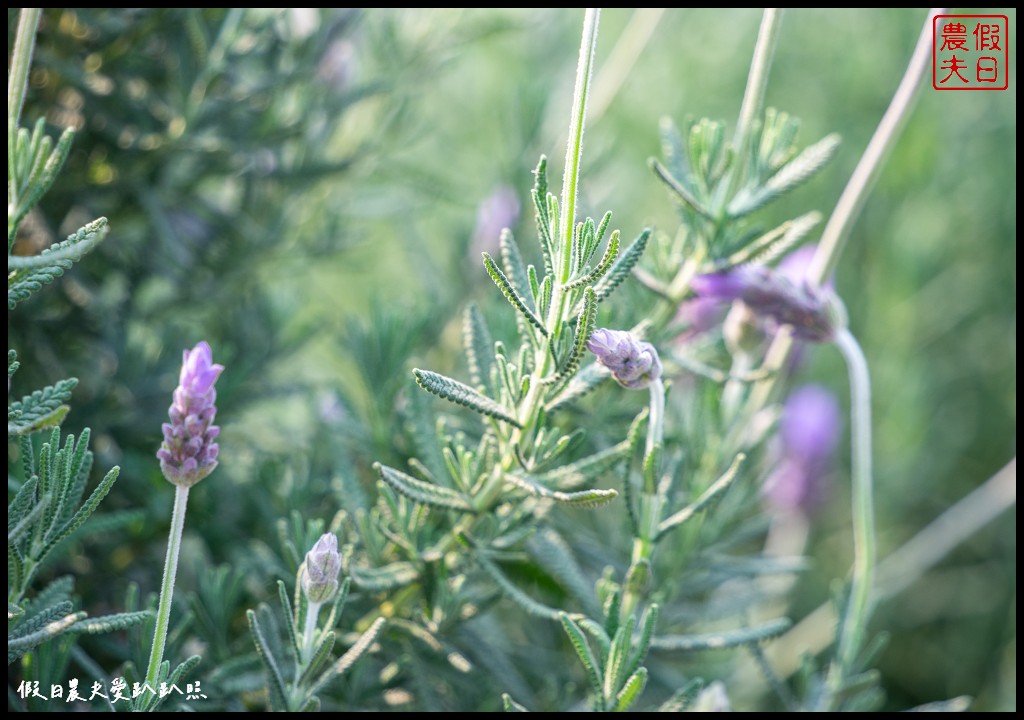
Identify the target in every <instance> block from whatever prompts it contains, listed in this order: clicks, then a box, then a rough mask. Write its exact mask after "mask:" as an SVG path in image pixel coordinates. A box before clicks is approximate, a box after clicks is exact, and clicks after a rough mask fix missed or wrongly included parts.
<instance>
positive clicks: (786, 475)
mask: <svg viewBox="0 0 1024 720" xmlns="http://www.w3.org/2000/svg"><path fill="white" fill-rule="evenodd" d="M841 432H842V416H841V413H840V410H839V403H838V402H837V401H836V398H835V396H834V395H833V394H832V393H831V391H829V390H827V389H825V388H823V387H821V386H820V385H805V386H803V387H801V388H798V389H797V390H795V391H794V392H793V393H792V394H791V395H790V396H789V398H788V399H787V400H786V405H785V408H784V409H783V413H782V423H781V427H780V429H779V437H780V439H781V441H782V460H781V461H780V462H779V464H778V466H777V467H776V469H775V471H774V472H773V473H772V474H771V475H770V476H769V478H768V480H767V481H766V482H765V486H764V494H765V497H766V498H767V499H768V501H769V502H770V503H771V504H772V505H774V506H775V507H776V508H779V509H780V510H788V511H792V510H799V511H801V512H803V513H809V512H811V511H813V510H814V509H815V508H817V507H818V506H819V505H820V504H821V502H822V500H823V499H824V497H825V494H826V481H827V478H828V476H829V474H830V473H831V471H832V465H833V456H834V455H835V450H836V446H837V445H838V443H839V435H840V433H841Z"/></svg>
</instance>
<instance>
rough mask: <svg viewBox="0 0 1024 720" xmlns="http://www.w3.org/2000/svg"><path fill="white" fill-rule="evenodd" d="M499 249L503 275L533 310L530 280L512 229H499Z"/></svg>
mask: <svg viewBox="0 0 1024 720" xmlns="http://www.w3.org/2000/svg"><path fill="white" fill-rule="evenodd" d="M498 245H499V247H500V249H501V264H502V266H503V267H504V268H505V275H506V277H508V279H509V280H511V281H512V287H514V288H515V289H516V292H518V293H519V296H520V297H521V298H523V300H524V301H525V302H526V303H527V307H529V308H530V309H531V310H534V309H535V307H533V305H532V296H531V293H530V281H529V278H528V277H527V274H526V265H525V264H524V263H523V256H522V254H521V253H520V252H519V244H518V243H516V239H515V237H514V236H513V235H512V231H511V230H509V229H508V228H505V229H504V230H502V231H501V237H500V238H499V240H498Z"/></svg>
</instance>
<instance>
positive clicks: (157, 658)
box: [146, 485, 188, 688]
mask: <svg viewBox="0 0 1024 720" xmlns="http://www.w3.org/2000/svg"><path fill="white" fill-rule="evenodd" d="M186 505H188V487H186V486H184V485H176V486H175V493H174V511H173V512H172V513H171V532H170V536H169V537H168V539H167V557H166V559H165V560H164V579H163V582H162V583H161V584H160V605H159V607H158V609H157V613H156V630H155V631H154V633H153V648H152V650H151V651H150V653H149V668H148V669H147V670H146V684H148V685H149V686H150V687H153V688H155V687H156V679H157V675H158V674H159V672H160V664H161V663H162V662H163V661H164V645H165V644H166V643H167V630H168V626H169V624H170V617H171V600H172V599H173V598H174V577H175V575H176V574H177V572H178V553H179V551H180V550H181V533H182V530H183V529H184V527H185V506H186Z"/></svg>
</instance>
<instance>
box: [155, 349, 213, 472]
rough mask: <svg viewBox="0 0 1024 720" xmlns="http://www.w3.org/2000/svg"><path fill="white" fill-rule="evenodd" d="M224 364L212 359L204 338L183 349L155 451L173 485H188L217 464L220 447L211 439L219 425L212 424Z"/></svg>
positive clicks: (162, 468)
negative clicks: (161, 433) (169, 419)
mask: <svg viewBox="0 0 1024 720" xmlns="http://www.w3.org/2000/svg"><path fill="white" fill-rule="evenodd" d="M223 371H224V366H223V365H216V364H214V362H213V353H212V351H211V350H210V345H209V344H208V343H207V342H206V341H203V342H201V343H199V344H198V345H196V346H195V347H194V348H192V349H191V350H185V351H184V358H183V360H182V363H181V375H180V377H179V380H178V387H177V388H175V390H174V402H173V403H171V407H170V410H169V411H168V414H169V415H170V418H171V421H170V422H169V423H164V424H163V432H164V442H163V444H162V445H161V446H160V449H159V450H158V451H157V453H156V456H157V457H158V458H160V469H161V470H162V471H163V473H164V477H165V478H167V479H168V480H169V481H170V482H172V483H174V484H175V485H184V486H185V487H191V486H193V485H195V484H196V483H197V482H199V481H200V480H202V479H203V478H204V477H206V476H207V475H209V474H210V473H211V472H213V469H214V468H215V467H217V453H218V451H219V449H220V448H219V447H218V445H217V443H216V442H214V440H216V439H217V436H218V435H219V434H220V428H219V427H217V426H216V425H214V424H213V419H214V416H215V415H216V414H217V405H216V402H217V391H216V390H215V389H214V387H213V384H214V383H215V382H217V378H218V377H220V374H221V372H223Z"/></svg>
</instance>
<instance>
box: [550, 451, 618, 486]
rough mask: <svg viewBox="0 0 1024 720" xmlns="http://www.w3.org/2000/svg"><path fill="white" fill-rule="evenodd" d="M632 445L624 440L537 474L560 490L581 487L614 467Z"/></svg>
mask: <svg viewBox="0 0 1024 720" xmlns="http://www.w3.org/2000/svg"><path fill="white" fill-rule="evenodd" d="M629 451H630V445H629V443H628V442H626V441H623V442H620V443H618V444H616V445H612V446H611V447H610V448H606V449H604V450H599V451H598V452H596V453H594V454H593V455H588V456H587V457H585V458H582V459H580V460H577V461H576V462H573V463H569V464H568V465H563V466H562V467H560V468H557V469H555V470H549V471H548V472H546V473H543V474H542V475H538V476H537V480H538V481H539V482H540V483H541V484H542V485H544V486H545V487H553V488H557V489H559V490H569V489H572V488H576V487H579V486H580V485H582V484H583V483H586V482H592V481H593V480H594V479H595V478H597V477H598V476H599V475H600V474H601V473H603V472H604V471H605V470H607V469H608V468H610V467H612V466H613V465H614V464H615V463H617V462H618V461H619V460H621V459H622V458H624V457H625V456H626V455H627V454H629Z"/></svg>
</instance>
